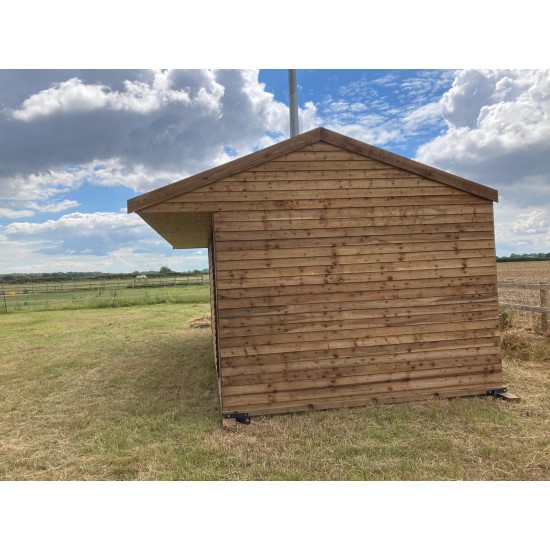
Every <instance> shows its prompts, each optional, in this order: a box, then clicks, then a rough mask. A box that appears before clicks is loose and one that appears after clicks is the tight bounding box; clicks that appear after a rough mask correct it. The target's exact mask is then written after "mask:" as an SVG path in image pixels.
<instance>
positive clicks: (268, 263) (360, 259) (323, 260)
mask: <svg viewBox="0 0 550 550" xmlns="http://www.w3.org/2000/svg"><path fill="white" fill-rule="evenodd" d="M445 252H446V254H445V258H446V259H457V258H463V259H471V258H491V259H493V260H495V252H494V248H485V249H474V248H472V249H466V250H447V251H445ZM441 257H442V252H438V251H437V250H436V251H431V252H396V253H393V254H377V255H372V254H357V255H349V256H348V255H345V256H344V255H342V256H334V255H332V254H330V253H328V254H327V253H325V254H323V253H318V255H317V256H311V257H301V258H300V259H299V260H298V259H297V258H269V259H256V260H247V261H246V264H245V263H244V262H242V261H241V260H224V261H223V262H220V271H225V270H234V269H243V268H245V269H246V268H248V269H262V268H274V267H294V266H296V265H303V266H312V265H324V266H330V265H334V266H337V265H352V264H378V265H380V264H383V263H394V262H414V261H429V260H433V261H437V260H438V259H440V258H441Z"/></svg>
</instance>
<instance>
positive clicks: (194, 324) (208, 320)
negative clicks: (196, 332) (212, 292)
mask: <svg viewBox="0 0 550 550" xmlns="http://www.w3.org/2000/svg"><path fill="white" fill-rule="evenodd" d="M211 325H212V316H211V315H205V316H204V317H198V318H197V319H191V321H189V326H190V327H191V328H208V327H210V326H211Z"/></svg>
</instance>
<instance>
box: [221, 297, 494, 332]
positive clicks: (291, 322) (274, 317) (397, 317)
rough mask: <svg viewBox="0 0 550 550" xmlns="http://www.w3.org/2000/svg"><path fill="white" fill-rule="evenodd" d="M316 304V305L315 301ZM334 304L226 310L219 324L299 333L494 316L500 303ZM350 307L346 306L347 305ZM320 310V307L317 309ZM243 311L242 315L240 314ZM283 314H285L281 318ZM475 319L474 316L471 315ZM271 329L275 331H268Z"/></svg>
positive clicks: (243, 329) (228, 328)
mask: <svg viewBox="0 0 550 550" xmlns="http://www.w3.org/2000/svg"><path fill="white" fill-rule="evenodd" d="M314 305H316V304H314ZM330 305H331V304H327V305H326V307H325V308H324V309H322V310H320V311H314V310H313V311H311V308H312V307H313V306H312V305H305V306H303V307H304V308H307V309H308V310H309V311H307V312H300V311H301V310H294V311H287V310H286V309H284V308H254V309H253V310H236V311H237V313H238V315H230V314H233V313H234V311H235V310H226V311H225V312H224V314H225V315H226V316H225V317H224V318H223V319H222V320H220V326H221V327H223V328H224V334H226V335H227V336H236V335H238V334H239V335H246V334H279V333H281V332H293V331H298V332H300V329H301V326H302V327H304V330H308V327H312V330H314V327H315V326H316V324H321V325H325V324H326V325H327V326H329V323H333V322H340V323H343V322H346V323H354V322H356V323H366V322H372V323H381V326H391V325H392V324H399V323H404V324H406V323H412V322H413V321H414V320H415V319H418V318H420V319H422V318H424V317H428V316H429V317H433V316H439V315H447V316H452V318H453V319H460V318H461V316H465V317H466V318H470V317H469V316H470V315H474V314H477V313H484V312H487V311H488V312H490V314H492V315H493V316H494V311H495V308H496V306H497V302H496V300H494V299H491V298H485V299H480V300H477V301H473V302H472V301H469V300H468V297H465V298H464V300H463V301H460V302H448V303H433V302H432V303H429V302H428V301H427V299H419V300H416V302H415V303H414V304H411V303H410V301H409V300H401V301H397V300H394V301H392V302H391V303H388V301H372V302H362V303H359V304H357V305H358V307H354V306H355V304H353V303H349V302H348V303H343V304H341V305H338V304H337V305H336V307H333V308H330V307H329V306H330ZM346 306H347V307H346ZM317 309H318V310H319V309H320V308H317ZM241 313H242V314H241ZM281 315H283V316H284V317H280V316H281ZM472 318H473V317H472ZM269 331H272V332H269Z"/></svg>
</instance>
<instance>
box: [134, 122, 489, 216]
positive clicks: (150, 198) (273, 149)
mask: <svg viewBox="0 0 550 550" xmlns="http://www.w3.org/2000/svg"><path fill="white" fill-rule="evenodd" d="M330 146H334V147H336V150H335V149H330ZM327 152H328V153H332V152H336V153H338V155H339V156H340V157H341V158H330V156H326V154H325V153H327ZM295 153H298V157H294V158H288V157H287V158H285V155H289V154H295ZM300 153H306V155H305V156H304V155H301V156H300ZM311 153H313V154H311ZM338 155H337V156H338ZM355 155H358V156H355ZM277 160H278V161H279V162H272V161H277ZM270 161H271V162H270ZM347 162H352V163H353V162H355V163H356V164H358V163H366V162H369V163H374V164H376V163H379V164H381V165H383V166H384V167H385V168H393V169H398V170H402V171H404V172H407V173H409V174H416V175H419V176H421V177H424V178H427V179H430V180H433V181H436V182H439V183H442V184H444V185H447V186H450V187H453V188H456V189H459V190H461V191H465V192H468V193H471V194H473V195H476V196H478V197H483V198H485V199H489V200H498V193H497V192H496V190H494V189H491V188H489V187H485V186H483V185H480V184H478V183H475V182H472V181H469V180H466V179H464V178H461V177H459V176H455V175H453V174H449V173H447V172H443V171H442V170H438V169H436V168H433V167H430V166H427V165H424V164H421V163H419V162H416V161H413V160H410V159H407V158H404V157H401V156H399V155H396V154H394V153H391V152H389V151H384V150H383V149H379V148H377V147H373V146H372V145H368V144H365V143H361V142H360V141H357V140H354V139H352V138H348V137H346V136H342V135H340V134H337V133H336V132H332V131H330V130H326V129H324V128H316V129H315V130H311V131H309V132H305V133H303V134H300V135H298V136H295V137H293V138H291V139H289V140H285V141H283V142H281V143H277V144H275V145H272V146H270V147H267V148H265V149H263V150H261V151H257V152H255V153H251V154H249V155H246V156H244V157H241V158H239V159H235V160H233V161H231V162H228V163H225V164H224V165H222V166H219V167H216V168H212V169H210V170H207V171H205V172H202V173H200V174H196V175H195V176H191V177H189V178H186V179H184V180H180V181H178V182H175V183H173V184H170V185H167V186H164V187H162V188H160V189H156V190H154V191H151V192H149V193H145V194H143V195H140V196H139V197H135V198H133V199H131V200H129V201H128V211H129V212H135V211H138V210H143V209H144V208H148V207H151V206H154V205H157V204H160V203H161V202H163V201H167V200H170V199H173V198H174V197H177V196H181V195H182V194H186V193H189V192H193V191H194V190H197V189H201V188H203V187H204V186H206V185H208V184H211V183H214V182H218V181H221V180H223V179H226V180H227V179H229V178H232V177H234V176H236V175H237V176H240V175H241V174H242V173H243V172H247V171H249V172H252V173H258V174H260V175H261V174H262V173H263V171H266V172H265V173H267V170H268V169H269V168H272V169H273V171H274V172H278V171H279V170H280V168H276V166H277V164H283V165H288V164H289V163H293V164H298V169H297V170H295V172H303V173H306V174H307V173H309V172H310V171H311V170H308V169H304V168H303V167H304V163H321V164H322V167H323V168H324V170H323V171H326V172H330V171H331V168H330V166H331V165H332V166H338V164H336V163H347ZM369 166H370V165H369ZM332 171H334V172H339V171H344V170H338V168H334V170H332ZM303 178H304V179H305V178H307V176H304V177H303Z"/></svg>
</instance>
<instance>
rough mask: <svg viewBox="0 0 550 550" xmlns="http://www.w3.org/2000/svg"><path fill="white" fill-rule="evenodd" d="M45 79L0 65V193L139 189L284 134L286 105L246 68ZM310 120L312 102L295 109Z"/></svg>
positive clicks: (44, 196)
mask: <svg viewBox="0 0 550 550" xmlns="http://www.w3.org/2000/svg"><path fill="white" fill-rule="evenodd" d="M37 73H39V74H37ZM45 73H48V74H49V73H50V72H49V71H45ZM51 78H54V79H55V80H54V81H53V82H52V81H51ZM51 78H48V77H47V75H46V74H43V73H41V72H40V71H38V72H37V71H20V72H17V71H0V105H2V104H3V105H4V114H2V113H1V112H0V196H1V197H2V198H5V199H17V200H25V199H27V200H49V199H52V198H55V197H58V198H63V195H64V194H65V193H67V192H68V191H70V190H74V189H77V188H78V187H80V186H81V185H82V184H83V183H84V182H90V183H92V184H94V185H110V186H116V185H122V186H126V187H128V188H130V189H132V190H133V191H134V192H143V191H147V190H150V189H153V188H155V187H159V186H161V185H166V184H168V183H170V182H172V181H175V180H178V179H181V178H183V177H185V176H188V175H191V174H195V173H197V172H200V171H202V170H205V169H208V168H211V167H212V166H215V165H217V164H220V163H223V162H226V161H227V160H229V159H230V158H234V157H235V156H240V155H244V154H247V153H249V152H251V151H254V150H256V149H259V148H262V147H265V146H267V145H271V144H272V143H274V142H276V141H279V140H281V139H284V138H286V137H288V135H289V121H288V107H287V106H286V105H285V104H283V103H281V102H279V101H276V100H275V99H274V96H273V94H271V93H269V92H267V91H266V90H265V85H264V84H263V83H261V82H259V81H258V71H254V70H246V71H233V70H220V71H209V70H172V71H73V72H72V73H71V72H70V71H54V72H52V76H51ZM6 113H7V114H6ZM320 122H321V121H320V118H319V117H318V115H317V111H316V107H315V105H314V104H313V103H311V102H308V103H306V104H305V106H304V108H303V109H300V126H301V129H302V131H306V130H309V129H311V128H313V127H315V126H318V125H320ZM227 147H229V148H231V149H232V150H233V151H234V152H235V153H236V155H233V156H232V157H229V156H228V155H227V153H226V152H225V150H226V148H227Z"/></svg>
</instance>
